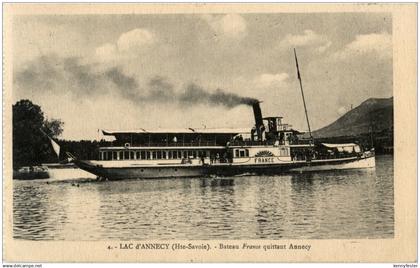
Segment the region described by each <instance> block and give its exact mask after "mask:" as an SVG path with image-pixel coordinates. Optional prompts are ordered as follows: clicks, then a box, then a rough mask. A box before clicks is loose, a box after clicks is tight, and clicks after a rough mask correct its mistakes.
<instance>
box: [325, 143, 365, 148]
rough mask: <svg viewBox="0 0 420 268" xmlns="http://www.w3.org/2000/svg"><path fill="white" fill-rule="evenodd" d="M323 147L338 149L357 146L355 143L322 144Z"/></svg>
mask: <svg viewBox="0 0 420 268" xmlns="http://www.w3.org/2000/svg"><path fill="white" fill-rule="evenodd" d="M322 145H324V146H325V147H328V148H339V147H355V146H359V145H357V144H355V143H340V144H333V143H322Z"/></svg>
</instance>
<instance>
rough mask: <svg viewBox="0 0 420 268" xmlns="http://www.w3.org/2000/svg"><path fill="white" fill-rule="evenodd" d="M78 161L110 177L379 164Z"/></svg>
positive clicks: (349, 161)
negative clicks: (118, 162)
mask: <svg viewBox="0 0 420 268" xmlns="http://www.w3.org/2000/svg"><path fill="white" fill-rule="evenodd" d="M76 164H77V165H78V166H79V167H80V168H82V169H84V170H86V171H89V172H91V173H93V174H96V175H97V176H98V177H102V178H108V179H129V178H173V177H202V176H210V175H220V176H232V175H240V174H279V173H288V172H311V171H326V170H341V169H364V168H373V167H375V157H374V156H372V157H366V158H356V157H354V158H342V159H328V160H313V161H311V162H306V161H288V162H286V161H285V162H281V163H264V164H261V163H259V164H256V163H253V164H238V163H233V164H232V163H230V164H229V163H224V164H212V165H194V164H193V165H191V164H189V165H188V164H179V165H148V166H146V165H133V164H132V165H128V166H127V165H126V166H123V165H121V166H118V167H116V166H115V165H112V167H110V166H108V167H107V166H104V165H102V163H101V161H76Z"/></svg>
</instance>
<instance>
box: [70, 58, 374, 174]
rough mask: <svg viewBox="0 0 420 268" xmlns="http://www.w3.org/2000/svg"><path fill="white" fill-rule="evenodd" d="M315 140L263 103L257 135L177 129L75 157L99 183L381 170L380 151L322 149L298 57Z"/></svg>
mask: <svg viewBox="0 0 420 268" xmlns="http://www.w3.org/2000/svg"><path fill="white" fill-rule="evenodd" d="M295 59H296V67H297V75H298V79H299V82H300V89H301V93H302V99H303V104H304V108H305V115H306V119H307V123H308V129H309V138H307V139H302V138H301V137H299V136H302V135H301V134H302V133H300V132H299V131H297V130H294V129H293V128H292V127H291V125H288V124H285V123H283V121H282V117H265V118H263V116H262V112H261V108H260V103H259V102H258V101H255V102H253V103H251V105H252V108H253V113H254V119H255V125H254V126H253V127H252V129H246V130H243V129H236V130H234V129H206V128H204V129H193V128H189V129H177V130H162V129H160V130H146V129H139V130H133V131H107V130H103V131H102V132H103V134H104V135H110V136H114V137H115V142H114V143H113V145H112V146H109V147H101V148H99V156H98V159H97V160H79V159H77V158H76V157H74V156H73V155H71V154H68V155H69V157H70V158H71V159H72V160H73V161H74V163H75V164H76V165H77V166H78V167H80V168H81V169H83V170H85V171H88V172H90V173H93V174H95V175H96V176H98V177H99V178H106V179H127V178H167V177H202V176H211V175H216V176H233V175H240V174H278V173H287V172H306V171H321V170H336V169H354V168H373V167H375V153H374V150H373V149H372V150H364V149H362V148H361V147H360V145H358V144H356V143H347V144H325V143H316V142H314V139H313V138H312V134H311V130H310V125H309V120H308V115H307V110H306V104H305V98H304V94H303V88H302V81H301V77H300V73H299V66H298V61H297V57H296V52H295Z"/></svg>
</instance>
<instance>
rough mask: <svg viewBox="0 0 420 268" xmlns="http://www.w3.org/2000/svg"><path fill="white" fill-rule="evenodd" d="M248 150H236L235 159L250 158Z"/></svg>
mask: <svg viewBox="0 0 420 268" xmlns="http://www.w3.org/2000/svg"><path fill="white" fill-rule="evenodd" d="M248 156H249V151H248V149H235V157H248Z"/></svg>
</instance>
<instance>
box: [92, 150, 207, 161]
mask: <svg viewBox="0 0 420 268" xmlns="http://www.w3.org/2000/svg"><path fill="white" fill-rule="evenodd" d="M209 156H210V152H209V151H128V150H127V151H101V152H99V158H100V159H101V160H137V159H140V160H143V159H144V160H146V159H182V158H189V159H191V158H201V157H209Z"/></svg>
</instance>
